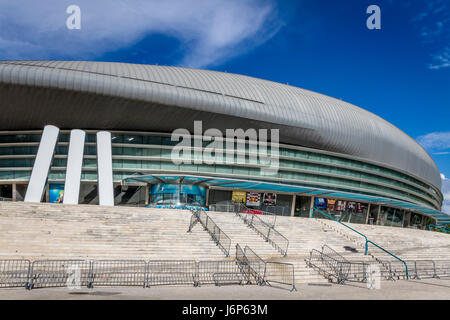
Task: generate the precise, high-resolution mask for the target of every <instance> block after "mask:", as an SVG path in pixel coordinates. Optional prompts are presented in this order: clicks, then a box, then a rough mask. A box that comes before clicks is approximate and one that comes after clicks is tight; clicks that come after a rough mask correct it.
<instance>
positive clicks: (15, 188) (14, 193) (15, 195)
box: [12, 183, 17, 201]
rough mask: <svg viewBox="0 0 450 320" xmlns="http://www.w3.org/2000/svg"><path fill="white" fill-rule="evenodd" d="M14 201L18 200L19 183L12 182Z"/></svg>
mask: <svg viewBox="0 0 450 320" xmlns="http://www.w3.org/2000/svg"><path fill="white" fill-rule="evenodd" d="M12 201H17V184H15V183H13V184H12Z"/></svg>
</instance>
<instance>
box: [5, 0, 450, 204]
mask: <svg viewBox="0 0 450 320" xmlns="http://www.w3.org/2000/svg"><path fill="white" fill-rule="evenodd" d="M71 4H76V5H78V6H79V7H80V8H81V29H80V30H68V29H67V27H66V25H65V20H66V19H67V17H68V14H67V13H66V8H67V7H68V6H69V5H71ZM372 4H375V5H378V6H379V7H380V8H381V30H368V29H367V27H366V19H367V17H368V16H369V15H368V14H366V8H367V7H368V6H369V5H372ZM0 59H71V60H72V59H73V60H98V61H121V62H132V63H146V64H160V65H177V66H189V67H200V68H207V69H213V70H220V71H227V72H232V73H240V74H245V75H250V76H255V77H259V78H264V79H269V80H273V81H277V82H282V83H289V84H290V85H294V86H299V87H302V88H306V89H310V90H313V91H317V92H320V93H324V94H327V95H330V96H333V97H336V98H341V99H343V100H345V101H348V102H350V103H353V104H355V105H358V106H360V107H363V108H365V109H368V110H370V111H372V112H374V113H376V114H377V115H379V116H381V117H383V118H384V119H386V120H388V121H390V122H391V123H393V124H394V125H396V126H398V127H399V128H400V129H402V130H403V131H405V132H406V133H407V134H409V135H410V136H411V137H413V138H414V139H417V140H418V141H419V142H420V143H421V144H422V145H423V146H424V147H425V148H426V149H427V150H428V151H429V153H430V154H431V156H432V157H433V159H434V160H435V161H436V163H437V165H438V167H439V169H440V171H441V173H442V176H443V184H444V187H443V192H444V194H445V195H446V197H447V199H448V202H447V203H446V207H445V209H444V210H446V211H447V212H450V179H449V178H450V125H449V122H450V1H449V0H414V1H407V0H390V1H379V0H371V1H365V0H345V1H335V0H299V1H286V0H284V1H281V0H280V1H276V0H249V1H244V0H226V1H220V0H191V1H185V0H170V1H168V0H167V1H156V0H128V1H114V0H111V1H106V0H97V1H88V0H70V1H67V0H53V1H52V0H42V1H39V2H37V1H32V0H16V1H7V0H0Z"/></svg>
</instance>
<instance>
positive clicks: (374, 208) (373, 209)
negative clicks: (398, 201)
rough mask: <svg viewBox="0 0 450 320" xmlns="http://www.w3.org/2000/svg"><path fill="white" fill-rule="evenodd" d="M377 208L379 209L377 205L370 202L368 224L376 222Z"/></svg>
mask: <svg viewBox="0 0 450 320" xmlns="http://www.w3.org/2000/svg"><path fill="white" fill-rule="evenodd" d="M379 209H380V206H379V205H375V204H372V205H371V206H370V212H369V220H368V221H367V223H368V224H373V225H376V224H377V219H378V210H379Z"/></svg>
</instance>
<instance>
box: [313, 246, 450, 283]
mask: <svg viewBox="0 0 450 320" xmlns="http://www.w3.org/2000/svg"><path fill="white" fill-rule="evenodd" d="M306 262H307V264H308V266H309V267H313V268H316V269H318V271H319V273H320V274H322V275H324V276H325V277H326V278H328V279H329V280H330V281H332V279H333V278H334V279H336V282H337V283H344V282H345V281H354V282H367V281H368V277H369V273H370V272H371V268H369V267H370V264H369V263H367V262H361V261H348V260H346V259H345V258H344V257H343V256H341V255H340V254H339V253H337V252H336V251H335V250H333V249H332V248H330V247H328V246H327V245H324V246H323V247H322V251H321V252H320V251H317V250H315V249H313V250H312V251H311V252H310V256H309V260H307V261H306ZM378 263H379V264H381V266H382V268H381V269H380V276H381V277H382V278H384V279H388V280H400V279H408V277H407V274H406V269H405V266H404V264H405V263H406V264H407V266H408V270H409V278H411V279H419V280H420V279H425V278H443V277H449V276H450V260H405V261H401V262H400V261H398V260H392V261H388V260H378Z"/></svg>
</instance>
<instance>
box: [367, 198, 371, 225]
mask: <svg viewBox="0 0 450 320" xmlns="http://www.w3.org/2000/svg"><path fill="white" fill-rule="evenodd" d="M370 205H371V204H370V203H369V204H368V205H367V213H366V224H368V223H369V215H370Z"/></svg>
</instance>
